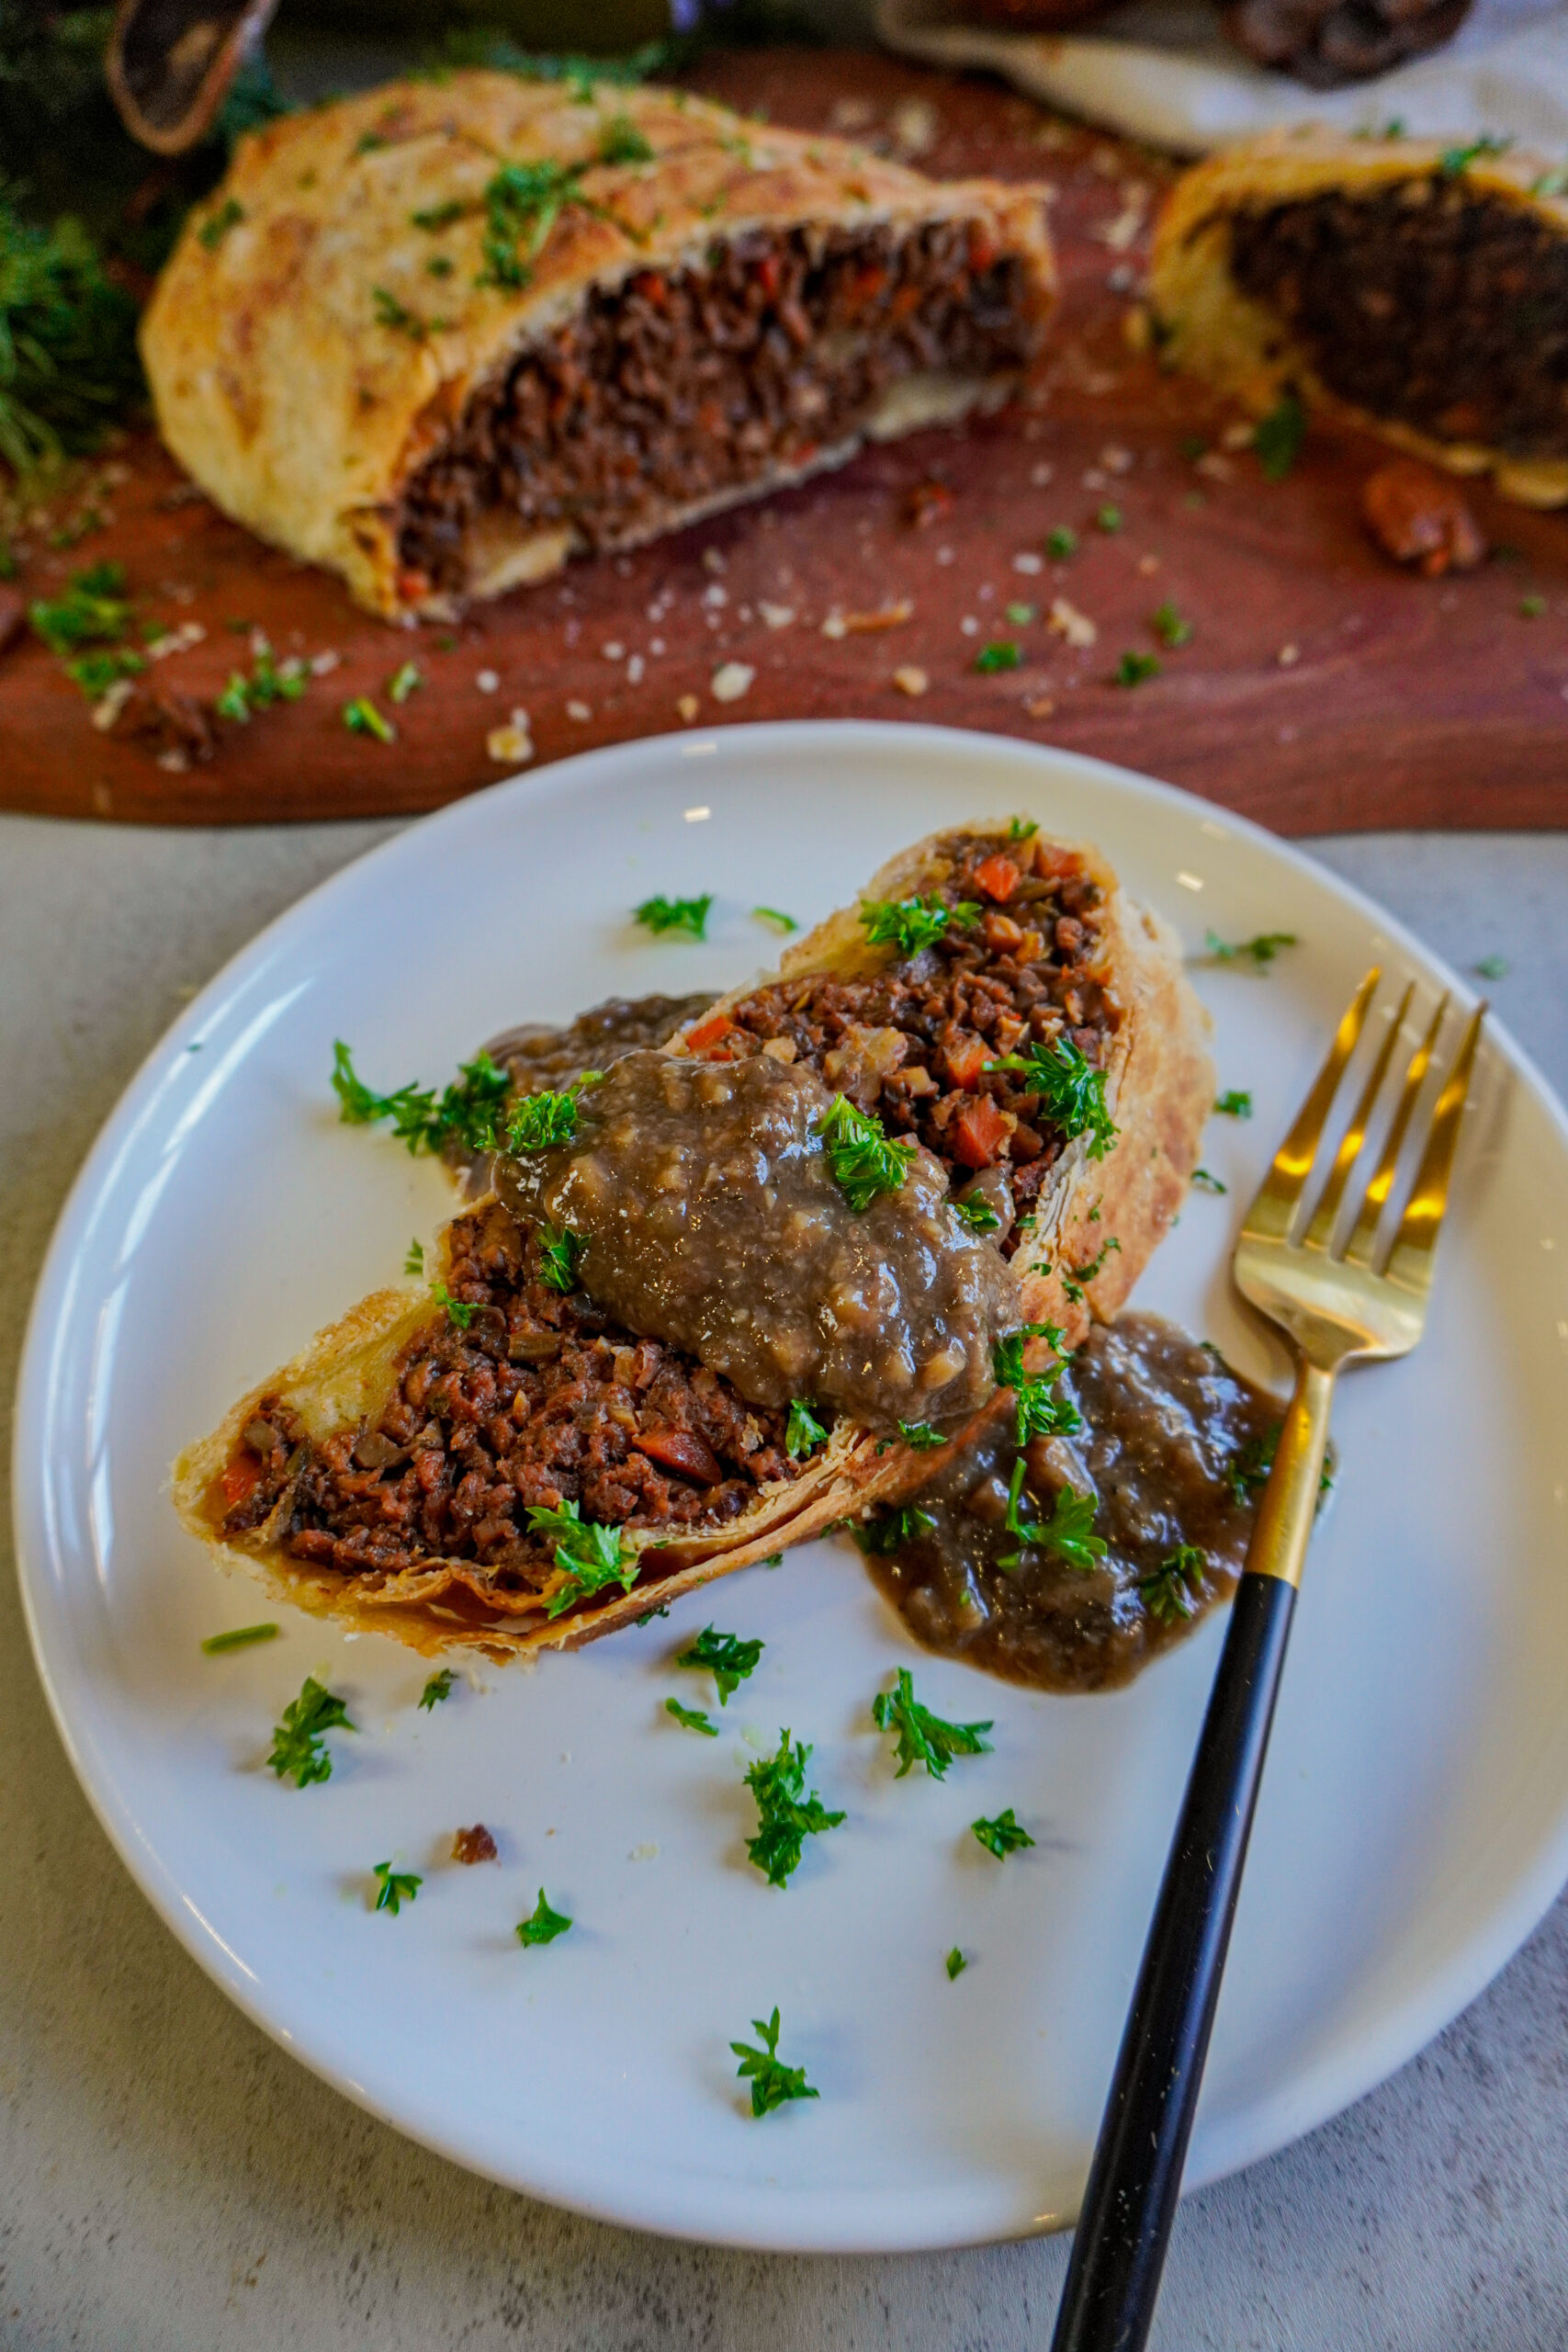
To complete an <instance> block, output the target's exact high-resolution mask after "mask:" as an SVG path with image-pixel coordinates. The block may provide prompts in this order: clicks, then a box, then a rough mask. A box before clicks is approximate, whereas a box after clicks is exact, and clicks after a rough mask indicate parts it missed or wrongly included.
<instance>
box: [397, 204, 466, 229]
mask: <svg viewBox="0 0 1568 2352" xmlns="http://www.w3.org/2000/svg"><path fill="white" fill-rule="evenodd" d="M472 210H473V207H472V205H470V204H465V203H464V201H463V199H462V198H461V197H456V196H455V197H448V198H447V200H446V203H445V204H432V205H428V206H427V207H426V208H425V209H424V210H423V212H411V213H410V214H409V219H410V220H412V222H413V225H414V227H415V228H416V229H428V230H430V231H431V232H432V233H434V232H435V231H437V230H439V229H449V228H450V227H451V226H452V223H453V222H454V221H455V220H461V219H462V218H463V215H464V214H465V212H471V211H472Z"/></svg>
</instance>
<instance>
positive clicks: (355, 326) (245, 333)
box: [142, 72, 1055, 617]
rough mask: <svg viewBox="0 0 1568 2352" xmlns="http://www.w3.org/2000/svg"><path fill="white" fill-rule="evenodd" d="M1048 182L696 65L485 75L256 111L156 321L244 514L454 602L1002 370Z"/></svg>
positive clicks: (436, 600) (550, 566)
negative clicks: (694, 75)
mask: <svg viewBox="0 0 1568 2352" xmlns="http://www.w3.org/2000/svg"><path fill="white" fill-rule="evenodd" d="M1044 199H1045V191H1044V190H1043V189H1042V188H1039V187H1024V186H1019V185H1005V184H1003V183H999V182H996V181H990V180H962V181H952V182H945V183H938V182H933V181H931V180H928V179H925V178H923V177H922V176H921V175H919V173H916V172H912V171H909V170H907V169H905V168H904V167H903V166H902V165H900V164H893V163H890V162H887V161H886V160H885V159H884V158H881V157H879V156H875V155H873V154H869V153H865V152H864V151H863V150H861V149H858V148H855V147H852V146H850V145H848V144H847V143H846V142H845V141H842V140H838V139H832V138H828V137H825V136H822V137H807V136H804V135H801V134H798V133H795V132H793V131H788V130H775V129H773V128H772V127H769V126H761V125H758V124H755V123H752V122H750V121H745V120H742V119H740V118H739V116H737V115H734V114H731V113H729V112H728V110H727V109H725V108H724V107H718V106H715V105H712V104H710V103H709V102H707V101H706V100H704V99H700V98H696V97H693V96H688V95H687V94H686V93H685V92H683V91H678V90H668V89H627V88H624V87H613V86H611V85H607V84H594V85H587V84H582V83H572V82H531V81H527V80H525V79H522V78H519V77H518V76H516V75H513V74H491V73H478V72H473V73H468V72H465V73H454V74H450V75H449V76H447V77H446V78H445V79H434V78H433V79H431V80H429V81H418V82H416V81H408V82H400V83H395V84H392V85H389V86H387V87H384V88H382V89H379V90H375V91H371V92H369V93H367V95H365V96H359V97H354V98H347V99H344V100H342V101H341V102H339V103H337V104H335V105H330V106H324V107H313V108H308V109H305V110H304V111H302V112H299V113H297V114H293V115H290V116H288V117H286V118H284V119H281V120H278V121H275V122H270V123H267V124H265V125H264V126H263V127H262V128H261V129H260V130H256V131H254V132H253V133H252V134H251V135H250V136H249V137H247V138H245V139H243V140H242V141H241V142H240V144H239V146H238V148H237V150H236V153H235V156H234V160H233V162H232V164H231V167H230V170H229V172H228V175H227V176H226V177H225V178H224V180H223V181H222V182H221V183H220V186H219V187H217V188H215V189H214V190H213V192H212V195H211V197H210V198H209V199H208V201H207V203H206V204H205V206H203V207H202V208H199V209H198V210H197V213H195V214H193V216H192V219H191V221H190V224H189V226H188V228H187V230H186V233H185V235H184V237H183V239H182V241H181V243H180V244H179V246H178V247H177V249H176V251H175V254H174V255H173V257H172V259H171V261H170V262H169V265H168V266H167V268H166V269H165V270H164V275H163V277H162V278H161V279H160V281H159V284H158V287H157V288H156V290H155V292H154V294H153V297H152V301H151V303H150V304H149V306H148V310H147V313H146V317H145V322H144V325H143V330H142V352H143V356H144V359H145V362H146V368H147V375H148V380H149V382H150V383H151V385H152V395H153V401H154V404H155V407H156V411H157V416H158V423H159V427H160V430H161V431H162V433H163V435H164V440H165V441H166V442H167V444H168V446H169V447H170V449H171V450H172V451H173V452H174V454H175V457H176V458H179V460H180V462H181V463H182V464H183V465H184V466H185V467H186V469H188V470H189V472H190V473H191V475H192V476H193V477H194V479H195V480H196V481H197V482H199V483H200V485H201V487H202V488H203V489H204V490H205V491H206V492H208V494H209V496H210V497H211V498H212V499H213V500H214V501H215V502H216V503H218V504H219V505H220V507H222V508H223V509H224V511H225V512H226V513H228V514H230V515H233V516H235V517H236V518H237V519H238V520H239V521H241V522H243V523H244V524H247V525H248V526H250V527H251V528H252V529H253V530H254V531H256V532H258V533H260V534H261V536H262V537H265V538H267V539H271V540H273V541H275V542H276V544H277V545H278V546H280V547H284V548H288V549H289V550H290V552H291V553H293V554H295V555H298V556H301V557H305V558H307V559H309V560H310V561H312V562H316V563H321V564H325V565H327V566H329V567H330V568H331V569H333V571H339V572H341V573H342V574H343V576H344V579H345V580H346V581H347V582H348V585H349V588H350V590H351V592H352V593H353V594H354V595H355V598H356V599H357V600H358V602H359V603H361V604H362V605H366V606H367V607H368V608H369V609H370V610H372V611H374V612H378V613H382V614H385V615H387V616H389V617H399V616H403V615H406V614H410V613H423V614H430V615H450V614H451V613H452V612H454V611H456V610H457V608H458V607H459V606H460V605H462V604H463V603H464V602H466V601H467V600H468V599H470V598H474V597H483V596H489V595H496V594H501V593H502V591H503V590H505V589H507V588H509V587H512V586H513V585H516V584H518V583H520V582H526V581H531V580H537V579H541V578H543V577H545V576H546V575H547V574H548V573H550V572H552V571H556V570H558V568H559V566H560V565H561V564H562V563H563V562H564V561H565V560H566V559H567V558H568V557H569V556H570V555H572V554H576V553H581V552H586V551H589V550H593V549H602V548H628V547H633V546H636V545H637V544H639V543H640V542H642V541H643V540H646V539H648V538H649V537H654V536H656V535H657V534H658V533H660V532H662V531H667V530H670V529H672V528H674V527H676V526H679V525H681V524H682V523H685V522H689V521H692V520H694V518H696V517H698V516H700V515H708V514H712V513H715V512H716V511H717V510H718V509H720V508H722V507H725V506H728V505H731V504H733V503H736V502H737V501H738V500H740V499H745V498H750V497H754V496H756V495H758V494H760V493H761V492H764V491H767V490H769V489H771V488H773V487H774V486H776V485H778V484H780V483H783V482H788V481H798V480H800V479H802V478H803V477H804V476H806V475H808V474H810V473H813V472H815V471H817V470H818V469H821V468H823V467H827V466H832V465H836V464H839V463H840V462H841V461H842V460H843V459H844V458H847V457H849V456H850V455H852V452H853V451H854V450H855V449H856V448H857V447H859V446H860V445H861V443H862V442H863V441H864V440H865V439H867V438H868V437H871V438H876V437H883V438H886V437H887V436H889V435H896V434H898V433H902V432H906V431H908V430H910V429H912V428H913V427H915V426H917V425H919V424H928V423H931V422H933V421H936V420H939V419H944V418H952V417H953V416H956V415H959V414H961V413H964V410H966V409H968V408H970V407H972V406H974V405H975V404H976V402H989V401H995V400H998V399H1000V398H1003V397H1005V395H1006V394H1007V393H1008V391H1009V390H1010V389H1011V388H1012V387H1013V386H1015V385H1016V384H1017V383H1018V381H1019V380H1020V379H1021V377H1022V376H1023V375H1024V374H1025V372H1026V371H1027V370H1028V369H1029V368H1031V366H1032V363H1033V362H1034V360H1035V359H1036V357H1037V356H1038V354H1039V352H1040V349H1041V345H1042V342H1043V334H1044V330H1045V324H1046V321H1047V318H1048V315H1049V312H1050V310H1051V306H1052V303H1053V301H1054V299H1055V275H1054V269H1053V264H1052V257H1051V247H1050V241H1049V238H1048V235H1047V232H1046V229H1045V221H1044Z"/></svg>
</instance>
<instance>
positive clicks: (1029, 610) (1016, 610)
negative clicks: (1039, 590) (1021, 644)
mask: <svg viewBox="0 0 1568 2352" xmlns="http://www.w3.org/2000/svg"><path fill="white" fill-rule="evenodd" d="M1003 617H1004V618H1005V619H1007V620H1010V622H1011V623H1012V625H1013V627H1014V628H1028V627H1029V624H1030V622H1031V621H1032V619H1033V618H1034V607H1033V605H1009V606H1008V608H1007V611H1006V614H1005V615H1004V616H1003Z"/></svg>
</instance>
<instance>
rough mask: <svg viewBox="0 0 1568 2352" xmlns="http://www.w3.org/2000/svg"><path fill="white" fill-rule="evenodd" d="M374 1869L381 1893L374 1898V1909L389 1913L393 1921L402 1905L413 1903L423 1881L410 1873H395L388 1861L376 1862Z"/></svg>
mask: <svg viewBox="0 0 1568 2352" xmlns="http://www.w3.org/2000/svg"><path fill="white" fill-rule="evenodd" d="M374 1868H375V1872H376V1876H377V1877H378V1879H379V1880H380V1882H381V1891H380V1893H379V1894H378V1895H377V1897H376V1908H377V1910H378V1911H389V1912H390V1913H391V1915H392V1917H393V1918H394V1919H395V1918H396V1917H397V1916H398V1913H399V1912H400V1910H401V1909H402V1906H403V1905H404V1904H405V1903H412V1901H413V1899H414V1897H415V1895H416V1894H418V1893H419V1890H420V1888H421V1887H422V1886H423V1884H424V1881H423V1879H422V1878H416V1877H415V1876H414V1874H413V1872H412V1871H395V1870H394V1869H393V1868H392V1865H391V1862H390V1861H389V1860H388V1861H385V1862H377V1863H376V1864H375V1865H374Z"/></svg>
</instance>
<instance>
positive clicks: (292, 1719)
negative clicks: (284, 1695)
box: [266, 1674, 359, 1789]
mask: <svg viewBox="0 0 1568 2352" xmlns="http://www.w3.org/2000/svg"><path fill="white" fill-rule="evenodd" d="M358 1728H359V1726H358V1724H351V1723H350V1722H349V1720H348V1708H347V1705H346V1704H345V1702H344V1701H343V1700H342V1699H339V1698H337V1697H335V1696H334V1694H333V1692H332V1691H328V1690H326V1689H325V1688H324V1687H323V1686H322V1685H321V1683H320V1682H318V1681H317V1680H316V1678H315V1676H314V1675H313V1674H308V1675H307V1676H306V1677H305V1680H304V1683H303V1684H302V1686H301V1688H300V1691H299V1697H298V1699H291V1700H290V1701H289V1702H288V1706H287V1707H285V1709H284V1710H283V1720H282V1721H281V1723H279V1724H276V1725H275V1726H274V1729H273V1735H272V1753H271V1755H270V1756H269V1757H268V1758H267V1759H266V1760H267V1763H268V1764H269V1766H270V1767H271V1769H272V1770H273V1771H275V1772H276V1774H277V1777H278V1779H279V1780H280V1781H286V1780H292V1781H293V1783H294V1785H295V1787H296V1788H297V1789H305V1788H309V1787H310V1783H311V1781H330V1780H331V1779H332V1776H333V1759H332V1758H331V1757H330V1756H329V1755H328V1754H327V1751H326V1748H325V1747H324V1746H323V1745H322V1734H323V1733H325V1732H329V1731H357V1730H358Z"/></svg>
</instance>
